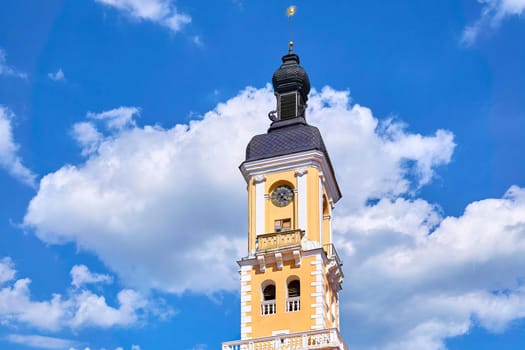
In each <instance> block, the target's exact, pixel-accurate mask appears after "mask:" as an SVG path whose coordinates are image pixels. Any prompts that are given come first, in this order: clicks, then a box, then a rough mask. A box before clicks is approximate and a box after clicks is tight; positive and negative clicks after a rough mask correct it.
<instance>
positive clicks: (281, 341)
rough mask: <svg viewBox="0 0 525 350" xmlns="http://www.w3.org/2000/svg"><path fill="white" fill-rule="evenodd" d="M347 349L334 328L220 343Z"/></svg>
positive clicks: (270, 349)
mask: <svg viewBox="0 0 525 350" xmlns="http://www.w3.org/2000/svg"><path fill="white" fill-rule="evenodd" d="M325 348H326V349H337V350H348V348H347V346H346V344H345V343H344V341H343V339H342V338H341V335H340V334H339V331H338V330H337V329H335V328H330V329H323V330H315V331H308V332H301V333H292V334H280V335H275V336H272V337H264V338H257V339H248V340H239V341H233V342H226V343H223V344H222V349H223V350H320V349H325Z"/></svg>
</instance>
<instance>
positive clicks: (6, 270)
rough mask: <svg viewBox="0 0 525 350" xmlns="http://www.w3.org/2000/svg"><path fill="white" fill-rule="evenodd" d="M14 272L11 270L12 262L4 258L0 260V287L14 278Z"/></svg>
mask: <svg viewBox="0 0 525 350" xmlns="http://www.w3.org/2000/svg"><path fill="white" fill-rule="evenodd" d="M15 274H16V271H15V269H14V268H13V261H12V260H11V259H10V258H8V257H6V258H2V259H0V285H1V284H2V283H4V282H7V281H11V280H12V279H13V278H14V277H15Z"/></svg>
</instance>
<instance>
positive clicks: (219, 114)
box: [24, 86, 525, 350]
mask: <svg viewBox="0 0 525 350" xmlns="http://www.w3.org/2000/svg"><path fill="white" fill-rule="evenodd" d="M274 101H275V100H274V96H273V92H272V90H271V88H270V86H266V87H265V88H262V89H255V88H246V89H245V90H243V91H241V92H240V93H239V94H238V95H237V96H235V97H233V98H231V99H229V100H228V101H226V102H225V103H220V104H218V105H217V106H216V108H215V109H214V110H212V111H210V112H208V113H206V114H205V115H203V116H202V118H201V119H199V120H193V121H191V122H190V123H189V124H187V125H186V124H179V125H175V126H174V127H172V128H168V129H164V128H161V127H159V126H149V125H146V126H138V125H137V123H136V121H135V120H134V118H133V117H134V116H136V113H138V112H137V111H138V109H133V108H135V107H119V108H115V109H113V110H110V111H103V112H100V113H92V114H89V115H88V120H87V121H83V122H80V123H78V124H76V125H75V126H73V130H75V129H82V130H83V132H75V131H74V132H73V133H72V134H73V135H74V137H76V139H77V141H78V142H79V145H80V146H81V152H82V153H83V154H84V155H85V157H86V158H85V161H84V162H82V163H80V164H77V165H64V166H63V167H62V168H60V169H58V170H57V171H55V172H53V173H50V174H48V175H46V176H45V177H44V178H42V180H41V183H40V189H39V191H38V193H37V195H36V196H35V197H34V198H33V199H32V201H31V203H30V204H29V207H28V210H27V213H26V216H25V219H24V223H25V225H26V226H28V227H32V228H34V229H35V233H36V235H37V236H38V237H39V238H40V239H41V240H42V241H44V242H46V243H48V244H64V243H66V242H74V243H76V244H77V245H78V247H80V249H83V250H87V251H90V252H92V253H93V254H95V255H97V256H98V257H99V258H100V259H101V260H102V261H103V262H104V263H105V264H106V265H107V266H109V267H110V268H111V269H112V270H113V271H115V272H116V273H117V274H118V275H119V277H120V278H121V279H122V280H123V282H124V283H125V284H127V285H129V286H132V287H137V288H146V289H147V288H154V289H159V290H162V291H167V292H174V293H183V292H185V291H192V292H197V293H213V292H216V291H237V290H238V283H239V282H238V275H237V273H236V269H237V266H236V265H235V263H234V261H235V260H236V259H238V258H239V257H241V256H244V255H246V242H245V239H246V237H245V231H246V227H245V223H246V208H245V206H246V193H245V185H244V184H243V179H242V176H241V175H240V174H239V171H238V169H237V166H238V165H239V164H240V163H241V162H242V160H243V157H244V154H243V153H244V149H245V147H246V145H247V143H248V141H249V139H250V138H251V137H252V136H253V135H255V134H258V133H262V132H265V130H266V128H267V127H268V125H269V121H268V120H267V118H266V117H265V116H266V115H267V112H268V111H269V110H271V109H273V107H274V103H275V102H274ZM130 111H131V112H130ZM94 115H104V116H108V117H107V118H93V116H94ZM307 118H308V120H309V122H310V123H311V124H313V125H316V126H319V128H320V129H321V132H322V134H323V135H324V138H325V142H326V144H327V147H328V150H329V152H330V156H331V159H332V162H333V164H334V167H335V171H336V175H337V178H338V180H339V183H340V187H341V189H342V192H343V193H344V197H343V199H342V200H341V201H340V202H339V203H338V204H337V208H336V210H335V213H334V215H335V217H334V237H336V245H337V247H338V250H339V251H340V254H341V255H342V257H343V259H344V261H345V271H346V272H347V276H348V277H347V279H346V281H345V288H344V290H343V292H342V295H341V302H342V304H341V310H342V314H343V329H342V331H343V334H346V338H347V340H348V342H349V345H350V346H351V347H352V348H354V349H387V350H391V349H407V348H414V349H422V350H437V349H443V348H444V340H445V339H446V338H448V337H453V336H457V335H462V334H465V333H466V332H468V330H469V329H470V328H471V327H473V326H480V327H484V328H486V329H488V330H491V331H500V330H504V329H505V327H506V326H507V325H508V324H509V322H511V321H513V320H516V319H519V318H522V317H524V316H525V315H523V312H521V311H520V310H525V308H524V307H523V300H524V299H523V292H524V286H523V282H522V281H524V280H525V276H524V275H525V272H523V271H525V269H524V266H523V263H524V261H525V259H524V258H522V257H523V256H525V231H524V227H525V193H524V192H525V190H524V189H521V188H519V187H515V186H513V187H511V188H510V189H509V190H508V191H507V193H506V194H504V195H503V197H502V198H499V199H484V200H480V201H477V202H473V203H471V204H470V205H469V206H468V207H467V208H466V209H465V212H464V213H463V215H461V216H459V217H443V213H442V212H441V210H440V208H439V206H437V205H436V204H432V203H429V202H427V201H425V200H424V199H422V198H418V190H419V189H420V188H421V187H423V186H425V185H427V184H429V183H430V182H431V181H432V179H433V178H434V176H435V174H436V170H437V169H438V168H439V167H441V166H445V165H446V164H448V163H449V162H450V161H451V158H452V154H453V151H454V147H455V143H454V138H453V135H452V133H450V132H449V131H446V130H437V131H435V132H434V133H433V134H431V135H420V134H417V133H413V132H411V131H409V129H408V126H407V125H404V124H403V123H402V122H400V121H397V120H393V119H387V120H379V119H378V118H377V117H375V116H374V115H373V114H372V111H371V110H370V109H368V108H366V107H363V106H360V105H358V104H351V103H350V96H349V93H348V92H347V91H336V90H333V89H331V88H329V87H326V88H324V89H322V90H321V91H313V92H312V94H311V96H310V101H309V109H308V112H307ZM115 120H119V121H126V122H124V123H117V124H118V125H121V127H111V125H112V123H114V121H115ZM77 131H78V130H77ZM86 135H87V136H86ZM114 247H119V249H118V250H115V249H114ZM189 266H191V273H188V267H189ZM347 330H349V331H348V332H347ZM350 330H351V331H350Z"/></svg>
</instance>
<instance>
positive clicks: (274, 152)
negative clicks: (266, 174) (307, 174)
mask: <svg viewBox="0 0 525 350" xmlns="http://www.w3.org/2000/svg"><path fill="white" fill-rule="evenodd" d="M289 45H290V50H289V51H288V54H286V55H284V56H283V58H282V62H283V63H282V64H281V66H280V67H279V68H278V69H277V70H276V71H275V73H274V74H273V77H272V83H273V88H274V94H275V97H276V98H277V111H272V112H270V113H269V117H270V120H272V123H271V125H270V128H269V129H268V133H266V134H262V135H257V136H254V137H253V138H252V140H251V141H250V143H249V144H248V147H247V148H246V161H253V160H259V159H266V158H271V157H276V156H282V155H286V154H293V153H298V152H304V151H308V150H318V151H321V152H323V153H324V154H326V156H327V157H328V154H327V152H326V147H325V145H324V142H323V138H322V137H321V133H320V132H319V129H317V128H316V127H315V126H312V125H308V123H307V122H306V119H305V117H304V114H305V110H306V106H307V105H306V101H308V93H309V92H310V79H308V74H306V71H305V70H304V68H303V67H301V66H300V65H299V56H298V55H297V54H295V53H293V51H292V45H293V44H292V43H290V44H289Z"/></svg>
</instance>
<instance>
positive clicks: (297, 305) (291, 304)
mask: <svg viewBox="0 0 525 350" xmlns="http://www.w3.org/2000/svg"><path fill="white" fill-rule="evenodd" d="M287 287H288V288H287V289H288V298H286V312H294V311H299V310H300V309H301V282H300V281H299V279H298V278H294V279H291V280H289V281H288V284H287Z"/></svg>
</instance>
